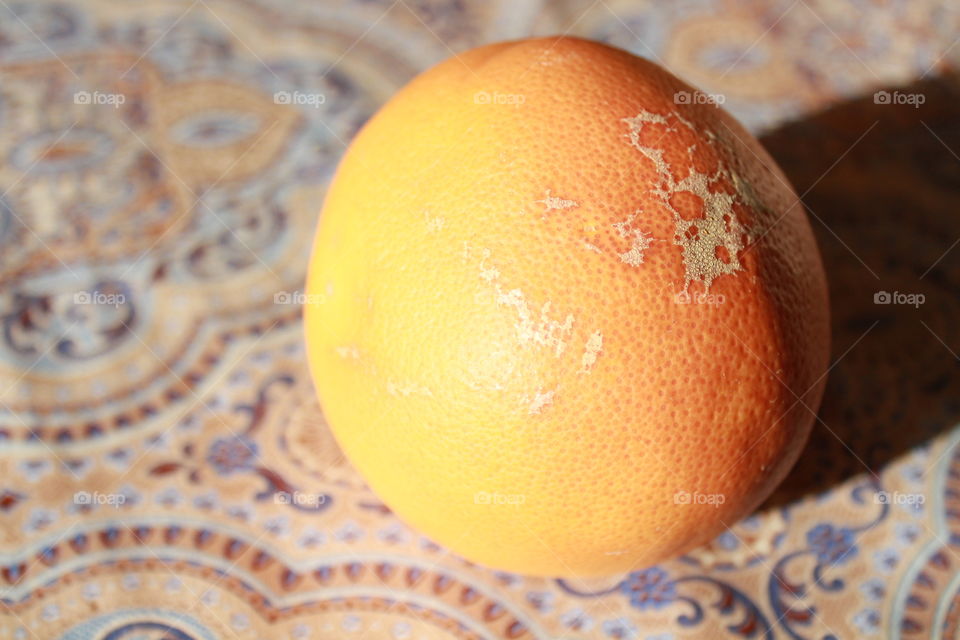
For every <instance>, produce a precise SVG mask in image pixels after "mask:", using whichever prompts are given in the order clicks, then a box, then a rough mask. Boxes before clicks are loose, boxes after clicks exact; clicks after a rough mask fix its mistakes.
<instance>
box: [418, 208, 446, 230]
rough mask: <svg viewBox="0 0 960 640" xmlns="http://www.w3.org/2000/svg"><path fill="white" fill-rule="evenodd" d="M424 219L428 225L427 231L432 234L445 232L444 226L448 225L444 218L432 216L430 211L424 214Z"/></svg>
mask: <svg viewBox="0 0 960 640" xmlns="http://www.w3.org/2000/svg"><path fill="white" fill-rule="evenodd" d="M423 219H424V222H425V223H426V225H427V231H428V232H430V233H436V232H438V231H441V230H443V227H444V225H445V224H446V223H447V221H446V220H445V219H444V218H442V217H440V216H434V215H431V213H430V212H429V211H424V212H423Z"/></svg>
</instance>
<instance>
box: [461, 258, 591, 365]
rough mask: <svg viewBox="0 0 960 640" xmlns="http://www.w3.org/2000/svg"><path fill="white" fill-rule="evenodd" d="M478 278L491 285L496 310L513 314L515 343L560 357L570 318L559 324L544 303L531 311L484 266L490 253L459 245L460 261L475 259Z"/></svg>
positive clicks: (517, 293)
mask: <svg viewBox="0 0 960 640" xmlns="http://www.w3.org/2000/svg"><path fill="white" fill-rule="evenodd" d="M477 255H479V258H480V259H479V262H478V268H479V270H480V278H481V279H482V280H485V281H486V282H489V283H490V284H492V285H493V300H494V302H496V304H497V305H498V306H508V307H512V308H513V309H514V311H515V312H516V314H517V323H516V324H515V325H514V326H515V327H516V331H517V341H518V342H519V343H520V344H521V345H536V346H541V347H546V348H549V349H552V350H553V352H554V355H555V356H556V357H558V358H559V357H560V356H561V355H563V352H564V350H565V349H566V347H567V342H568V341H569V340H570V337H571V335H572V334H573V322H574V318H573V316H572V315H571V314H567V315H566V317H565V318H564V319H563V320H559V319H556V318H553V317H552V316H551V307H552V303H551V302H550V301H549V300H548V301H547V302H544V303H543V304H542V305H541V306H540V308H539V309H538V310H536V311H535V310H534V309H532V308H531V306H530V304H529V303H528V302H527V299H526V296H525V295H524V293H523V291H521V290H520V289H509V290H508V289H506V288H504V286H503V285H502V284H501V282H500V270H499V269H497V268H496V267H494V266H493V265H491V264H489V263H488V260H489V259H490V249H487V248H481V249H477V248H475V247H471V246H470V245H469V244H468V243H466V242H464V243H463V259H464V261H465V262H466V261H468V260H472V259H476V258H475V256H477Z"/></svg>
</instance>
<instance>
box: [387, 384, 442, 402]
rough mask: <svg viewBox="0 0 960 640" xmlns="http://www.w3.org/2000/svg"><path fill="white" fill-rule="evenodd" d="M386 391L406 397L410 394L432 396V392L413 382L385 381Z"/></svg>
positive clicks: (395, 395) (396, 395)
mask: <svg viewBox="0 0 960 640" xmlns="http://www.w3.org/2000/svg"><path fill="white" fill-rule="evenodd" d="M387 393H389V394H390V395H392V396H394V397H397V398H399V397H403V398H406V397H407V396H411V395H421V396H428V397H431V398H432V397H433V392H431V391H430V389H428V388H427V387H424V386H423V385H419V384H416V383H414V382H394V381H393V380H388V381H387Z"/></svg>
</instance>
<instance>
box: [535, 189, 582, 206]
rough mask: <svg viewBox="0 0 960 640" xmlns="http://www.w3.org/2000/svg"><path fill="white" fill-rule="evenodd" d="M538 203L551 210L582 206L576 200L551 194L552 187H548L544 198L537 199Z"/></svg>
mask: <svg viewBox="0 0 960 640" xmlns="http://www.w3.org/2000/svg"><path fill="white" fill-rule="evenodd" d="M536 202H537V204H542V205H543V206H544V207H546V210H547V211H548V212H549V211H560V210H563V209H574V208H576V207H579V206H580V203H578V202H577V201H575V200H567V199H565V198H561V197H559V196H552V195H550V189H547V191H546V194H545V195H544V198H543V200H537V201H536Z"/></svg>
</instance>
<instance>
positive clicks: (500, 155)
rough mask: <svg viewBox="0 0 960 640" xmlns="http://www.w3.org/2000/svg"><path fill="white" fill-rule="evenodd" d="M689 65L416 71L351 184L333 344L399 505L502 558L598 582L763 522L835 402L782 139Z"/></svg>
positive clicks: (339, 410) (333, 251) (823, 309)
mask: <svg viewBox="0 0 960 640" xmlns="http://www.w3.org/2000/svg"><path fill="white" fill-rule="evenodd" d="M718 101H719V100H718V99H716V98H711V97H710V96H705V95H704V94H701V93H700V92H698V91H696V90H695V89H694V88H692V87H690V86H688V85H686V84H684V83H683V82H681V81H680V80H678V79H677V78H675V77H674V76H672V75H671V74H670V73H668V72H667V71H665V70H663V69H662V68H660V67H658V66H656V65H654V64H652V63H651V62H648V61H646V60H643V59H640V58H637V57H635V56H633V55H631V54H629V53H627V52H624V51H620V50H617V49H614V48H611V47H608V46H605V45H603V44H599V43H595V42H589V41H585V40H581V39H577V38H567V37H562V38H544V39H530V40H524V41H519V42H507V43H501V44H494V45H490V46H484V47H480V48H477V49H473V50H471V51H468V52H466V53H462V54H459V55H457V56H454V57H453V58H451V59H449V60H447V61H445V62H443V63H441V64H439V65H438V66H436V67H434V68H432V69H430V70H428V71H426V72H425V73H423V74H421V75H420V76H418V77H417V78H415V79H414V80H413V81H412V82H410V84H409V85H407V86H406V87H405V88H404V89H402V90H401V91H400V92H399V93H398V94H397V95H396V96H395V97H394V98H393V99H391V100H390V101H389V102H388V103H387V104H386V105H385V106H384V107H383V108H382V109H381V110H380V111H379V112H378V113H377V114H376V115H375V117H373V118H372V119H371V120H370V121H369V122H368V123H367V124H366V125H365V127H364V128H363V129H362V130H361V132H360V133H359V134H358V136H357V137H356V139H355V140H354V141H353V142H352V144H351V145H350V147H349V149H348V151H347V153H346V155H345V156H344V158H343V160H342V162H341V164H340V166H339V168H338V170H337V172H336V175H335V177H334V179H333V182H332V184H331V186H330V189H329V191H328V194H327V197H326V200H325V203H324V206H323V211H322V215H321V218H320V222H319V228H318V232H317V236H316V241H315V245H314V249H313V255H312V258H311V261H310V266H309V274H308V284H307V294H308V296H307V301H308V304H307V306H306V309H305V327H306V339H307V347H308V348H307V352H308V361H309V365H310V369H311V373H312V377H313V379H314V382H315V386H316V389H317V392H318V394H319V398H320V402H321V405H322V407H323V409H324V412H325V414H326V417H327V420H328V422H329V424H330V426H331V429H332V431H333V433H334V435H335V437H336V439H337V441H338V442H339V444H340V446H341V447H342V449H343V451H344V453H345V455H346V456H347V457H348V458H349V460H350V461H351V462H352V463H353V464H354V465H355V466H356V468H357V469H358V470H359V471H360V472H361V473H362V475H363V476H364V478H365V479H366V481H367V482H368V483H369V485H370V487H371V488H372V489H373V490H374V491H375V492H376V493H377V494H378V496H379V497H380V498H381V499H382V500H383V502H384V503H385V504H386V505H388V506H389V507H390V508H391V509H393V510H394V511H395V512H396V513H397V514H398V515H399V516H400V517H401V518H403V519H404V520H406V521H407V522H408V523H409V524H411V525H412V526H413V527H415V528H417V529H418V530H420V531H421V532H423V533H424V534H426V535H427V536H429V537H431V538H433V539H435V540H436V541H438V542H440V543H442V544H445V545H447V546H448V547H449V548H450V549H452V550H454V551H456V552H458V553H459V554H461V555H462V556H464V557H466V558H467V559H469V560H472V561H475V562H477V563H480V564H483V565H487V566H490V567H495V568H499V569H505V570H510V571H515V572H519V573H524V574H533V575H563V576H591V575H603V574H609V573H613V572H619V571H625V570H629V569H632V568H637V567H641V566H645V565H649V564H652V563H655V562H658V561H660V560H662V559H665V558H668V557H670V556H673V555H676V554H679V553H682V552H684V551H685V550H688V549H690V548H691V547H693V546H695V545H698V544H701V543H703V542H706V541H708V540H709V539H711V538H712V537H714V536H716V535H717V534H719V533H721V532H723V531H724V529H725V527H727V526H729V525H732V524H733V523H734V522H735V521H736V520H737V519H739V518H741V517H743V516H745V515H747V514H749V513H750V512H751V511H752V510H753V509H755V508H756V507H757V506H758V505H759V504H760V503H761V501H762V500H763V499H764V498H765V497H766V496H767V495H768V494H769V493H770V491H771V490H772V489H773V488H774V486H775V485H776V484H777V483H778V482H779V481H780V480H781V479H782V478H783V477H784V475H785V474H786V473H787V471H788V470H789V468H790V467H791V465H792V464H793V463H794V461H795V460H796V458H797V456H798V454H799V453H800V450H801V448H802V447H803V444H804V441H805V439H806V437H807V435H808V432H809V430H810V427H811V424H812V421H813V419H814V413H813V412H814V411H815V410H816V408H817V405H818V403H819V400H820V396H821V393H822V390H823V385H824V377H825V368H826V364H827V358H828V350H829V336H828V310H827V292H826V284H825V278H824V273H823V269H822V266H821V262H820V258H819V254H818V251H817V247H816V244H815V241H814V238H813V235H812V233H811V229H810V227H809V224H808V221H807V219H806V217H805V214H804V212H803V209H802V206H801V205H800V204H799V202H798V199H797V196H796V195H795V193H794V192H793V190H792V188H791V187H790V186H789V185H788V184H787V182H786V179H785V177H784V176H783V174H782V173H781V171H780V170H779V169H778V168H777V166H776V165H775V163H774V162H773V161H772V160H771V158H770V156H768V155H767V153H766V152H765V151H764V149H763V148H762V147H761V146H760V145H759V143H758V142H757V141H756V140H755V139H754V138H753V137H752V136H751V135H750V134H749V133H748V132H747V131H746V130H745V129H744V128H743V127H742V126H740V125H739V124H738V123H737V122H736V121H735V120H734V119H733V118H732V117H731V116H730V115H728V114H727V113H726V112H725V111H724V110H723V109H722V108H720V107H719V106H718V104H717V102H718Z"/></svg>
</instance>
